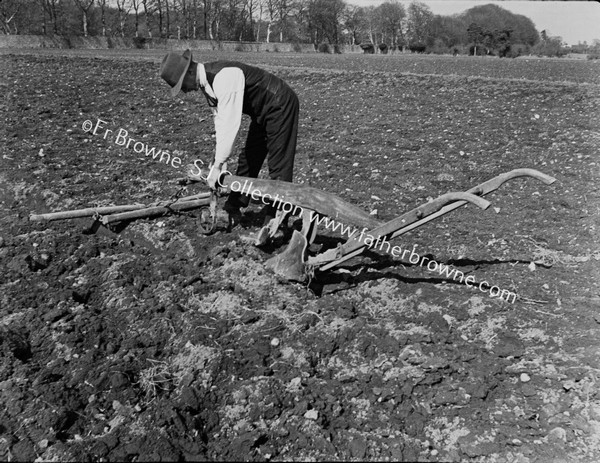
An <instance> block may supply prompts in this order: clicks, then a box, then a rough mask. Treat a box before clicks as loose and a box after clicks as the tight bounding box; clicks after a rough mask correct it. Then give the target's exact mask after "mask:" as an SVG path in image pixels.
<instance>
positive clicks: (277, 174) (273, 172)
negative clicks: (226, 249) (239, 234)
mask: <svg viewBox="0 0 600 463" xmlns="http://www.w3.org/2000/svg"><path fill="white" fill-rule="evenodd" d="M299 106H300V105H299V102H298V97H297V96H296V94H295V93H294V92H292V91H289V92H285V93H284V94H283V95H281V96H279V98H278V99H277V100H276V101H275V102H274V103H273V104H272V106H271V108H269V111H268V114H267V116H266V117H265V120H264V122H263V124H259V123H258V122H256V121H255V120H253V121H252V122H251V123H250V128H249V129H248V138H247V139H246V145H245V147H244V149H243V151H242V152H241V153H240V157H239V160H238V168H237V171H236V175H240V176H243V177H251V178H257V177H258V174H259V173H260V169H261V168H262V165H263V163H264V162H265V159H267V164H268V166H269V177H270V178H271V180H283V181H285V182H291V181H292V178H293V173H294V158H295V156H296V139H297V137H298V113H299ZM227 202H228V203H229V204H230V205H232V206H236V207H247V206H248V204H249V203H250V196H247V195H242V194H241V193H239V192H231V193H230V194H229V199H228V200H227Z"/></svg>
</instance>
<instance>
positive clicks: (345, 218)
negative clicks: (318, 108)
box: [221, 169, 556, 281]
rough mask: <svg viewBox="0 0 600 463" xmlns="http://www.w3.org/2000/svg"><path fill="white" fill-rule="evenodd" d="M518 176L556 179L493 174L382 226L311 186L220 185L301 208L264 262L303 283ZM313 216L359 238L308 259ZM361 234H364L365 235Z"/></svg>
mask: <svg viewBox="0 0 600 463" xmlns="http://www.w3.org/2000/svg"><path fill="white" fill-rule="evenodd" d="M518 177H533V178H535V179H537V180H540V181H542V182H543V183H545V184H546V185H550V184H552V183H554V182H555V181H556V179H555V178H553V177H550V176H549V175H546V174H543V173H541V172H539V171H537V170H534V169H515V170H512V171H510V172H507V173H505V174H501V175H498V176H497V177H494V178H492V179H491V180H488V181H487V182H484V183H481V184H480V185H477V186H475V187H473V188H471V189H470V190H468V191H466V192H457V193H446V194H444V195H442V196H440V197H438V198H436V199H434V200H432V201H430V202H428V203H426V204H423V205H421V206H419V207H417V208H415V209H412V210H411V211H409V212H406V213H405V214H403V215H401V216H399V217H396V218H394V219H392V220H390V221H389V222H385V223H382V222H380V221H378V220H376V219H375V218H373V217H372V216H371V215H370V214H369V213H367V212H365V211H364V210H362V209H360V208H358V207H356V206H354V205H352V204H350V203H348V202H346V201H344V200H343V199H341V198H339V197H337V196H335V195H332V194H329V193H325V192H323V191H321V190H317V189H315V188H311V187H303V186H301V185H296V184H291V183H287V182H280V181H274V180H258V179H247V178H243V177H236V176H234V175H230V176H225V177H224V178H223V179H222V181H221V183H222V184H223V185H224V186H225V187H226V188H229V189H230V190H231V187H232V185H234V182H238V183H239V184H242V185H243V184H244V183H245V182H251V185H252V186H251V187H249V188H246V190H247V191H248V194H251V193H253V194H254V195H253V197H261V198H265V197H269V198H274V197H276V196H279V197H280V198H282V200H281V202H280V204H282V203H284V201H285V202H286V203H290V204H292V205H294V206H299V207H300V208H301V216H302V230H301V231H300V232H298V231H296V230H294V232H293V234H292V238H291V240H290V244H289V245H288V247H287V248H286V250H285V251H283V252H282V253H281V254H279V255H277V256H275V257H272V258H271V259H269V260H268V261H267V263H266V265H267V267H269V268H271V269H272V270H273V271H275V273H277V274H279V275H281V276H283V277H285V278H287V279H288V280H295V281H303V280H305V279H306V277H307V275H308V274H309V273H311V272H312V271H314V270H315V269H317V270H320V271H326V270H329V269H331V268H333V267H336V266H338V265H340V264H342V263H344V262H346V261H347V260H349V259H351V258H352V257H355V256H358V255H359V254H361V253H362V252H363V251H364V250H365V249H367V248H369V247H371V245H372V242H370V243H369V242H367V240H366V239H362V237H366V236H371V237H373V238H375V239H376V240H377V242H379V241H380V240H381V242H384V241H386V242H389V241H390V240H392V239H394V238H396V237H398V236H401V235H403V234H405V233H407V232H409V231H411V230H414V229H415V228H418V227H420V226H421V225H424V224H426V223H427V222H430V221H432V220H434V219H436V218H438V217H441V216H443V215H445V214H447V213H449V212H451V211H453V210H455V209H457V208H459V207H461V206H464V205H465V204H467V203H472V204H474V205H476V206H478V207H480V208H481V209H487V208H488V207H489V205H490V203H489V201H487V200H485V199H483V198H482V196H485V195H487V194H489V193H491V192H492V191H495V190H497V189H498V188H500V186H502V185H503V184H504V183H506V182H507V181H509V180H512V179H514V178H518ZM284 216H285V213H284V212H283V211H282V210H279V211H278V214H277V217H275V219H273V220H272V221H271V223H270V224H268V225H267V226H266V227H264V228H263V229H262V230H261V231H260V232H259V233H258V235H257V240H256V244H263V243H264V242H265V237H269V236H270V237H273V236H274V235H275V232H276V231H277V229H278V228H279V225H280V224H281V222H282V220H283V217H284ZM317 216H328V217H329V218H330V219H331V220H335V221H337V222H339V223H341V224H343V225H344V227H347V226H353V227H357V228H363V230H362V231H361V234H360V236H359V238H358V239H357V238H355V237H354V236H353V237H352V238H349V239H348V240H347V241H346V242H345V243H344V244H342V245H340V246H338V247H337V248H335V249H329V250H327V251H325V252H322V253H320V254H317V255H315V256H309V255H308V247H309V245H310V244H311V243H312V242H313V241H314V239H315V237H316V235H317V228H318V223H319V220H315V217H317ZM365 230H368V231H367V232H366V233H365Z"/></svg>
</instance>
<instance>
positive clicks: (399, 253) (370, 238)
mask: <svg viewBox="0 0 600 463" xmlns="http://www.w3.org/2000/svg"><path fill="white" fill-rule="evenodd" d="M230 188H231V190H232V191H236V192H240V193H242V194H246V195H248V196H250V197H251V198H252V199H253V200H255V201H257V200H259V199H262V202H263V203H264V204H268V203H269V202H272V204H273V205H274V206H275V207H277V208H278V209H281V210H282V211H283V212H289V213H290V214H291V215H294V216H301V215H302V213H303V209H302V207H300V206H295V205H293V204H291V203H290V202H288V201H285V199H284V198H282V197H280V196H279V195H278V194H277V195H275V196H272V195H269V194H262V193H261V191H260V190H259V189H258V188H254V186H253V184H252V182H251V181H245V182H244V184H243V185H242V184H241V183H240V182H238V181H234V182H232V183H231V185H230ZM310 220H311V221H312V222H315V223H316V224H317V225H324V226H325V228H327V229H328V230H331V231H334V232H339V233H340V234H341V235H342V236H346V237H347V238H348V239H353V240H357V241H359V242H361V243H363V244H364V245H365V246H367V247H368V248H369V249H378V250H379V251H384V252H387V253H388V254H391V255H392V256H394V257H398V258H400V259H403V260H406V256H407V254H408V262H410V263H411V264H413V265H417V264H418V265H419V266H420V267H423V266H425V268H427V270H429V271H430V272H436V273H437V274H438V275H440V276H443V277H446V278H451V279H452V280H453V281H460V282H461V283H464V284H465V285H467V287H469V288H474V287H476V286H477V287H478V288H479V290H480V291H481V292H484V293H489V295H490V297H499V298H500V299H502V300H506V301H511V302H512V303H513V304H514V303H515V301H516V300H517V294H516V293H514V292H512V291H508V290H506V289H502V290H501V289H500V288H499V287H498V286H490V284H489V283H488V282H487V281H485V280H484V281H481V282H480V283H479V284H477V283H476V280H475V277H474V276H473V275H468V276H466V277H465V274H464V273H463V272H461V271H460V270H458V269H455V268H453V267H451V266H449V265H446V264H442V263H439V262H437V261H435V260H433V259H430V258H429V257H427V256H422V257H421V256H420V255H419V254H418V253H416V252H415V248H416V245H414V246H413V248H412V249H402V248H401V247H400V246H398V245H396V246H392V244H391V243H390V242H389V241H388V239H387V237H386V236H380V235H378V236H374V235H372V234H370V233H368V232H367V228H366V227H365V228H363V229H362V230H360V231H359V229H357V228H355V227H351V226H348V225H344V224H342V223H341V222H338V221H336V220H333V219H331V218H329V217H326V216H321V215H319V214H316V213H314V212H313V211H311V215H310Z"/></svg>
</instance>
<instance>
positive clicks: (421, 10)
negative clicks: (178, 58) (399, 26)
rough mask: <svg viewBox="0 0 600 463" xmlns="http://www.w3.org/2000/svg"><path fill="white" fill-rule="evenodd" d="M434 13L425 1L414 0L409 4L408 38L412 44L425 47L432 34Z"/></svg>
mask: <svg viewBox="0 0 600 463" xmlns="http://www.w3.org/2000/svg"><path fill="white" fill-rule="evenodd" d="M432 21H433V13H432V12H431V10H430V9H429V7H428V6H427V5H425V4H424V3H420V2H416V1H413V2H412V3H411V4H410V5H408V24H407V26H408V39H409V40H410V44H411V46H415V45H416V46H420V47H424V46H425V44H426V41H427V38H428V37H429V35H430V30H431V22H432Z"/></svg>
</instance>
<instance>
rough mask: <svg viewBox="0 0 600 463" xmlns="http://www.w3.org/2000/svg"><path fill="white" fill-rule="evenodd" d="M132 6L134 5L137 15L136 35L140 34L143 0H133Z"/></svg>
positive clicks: (135, 14)
mask: <svg viewBox="0 0 600 463" xmlns="http://www.w3.org/2000/svg"><path fill="white" fill-rule="evenodd" d="M131 6H132V7H133V11H134V16H135V36H136V37H139V36H140V33H139V31H140V13H139V11H140V6H142V0H131Z"/></svg>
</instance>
